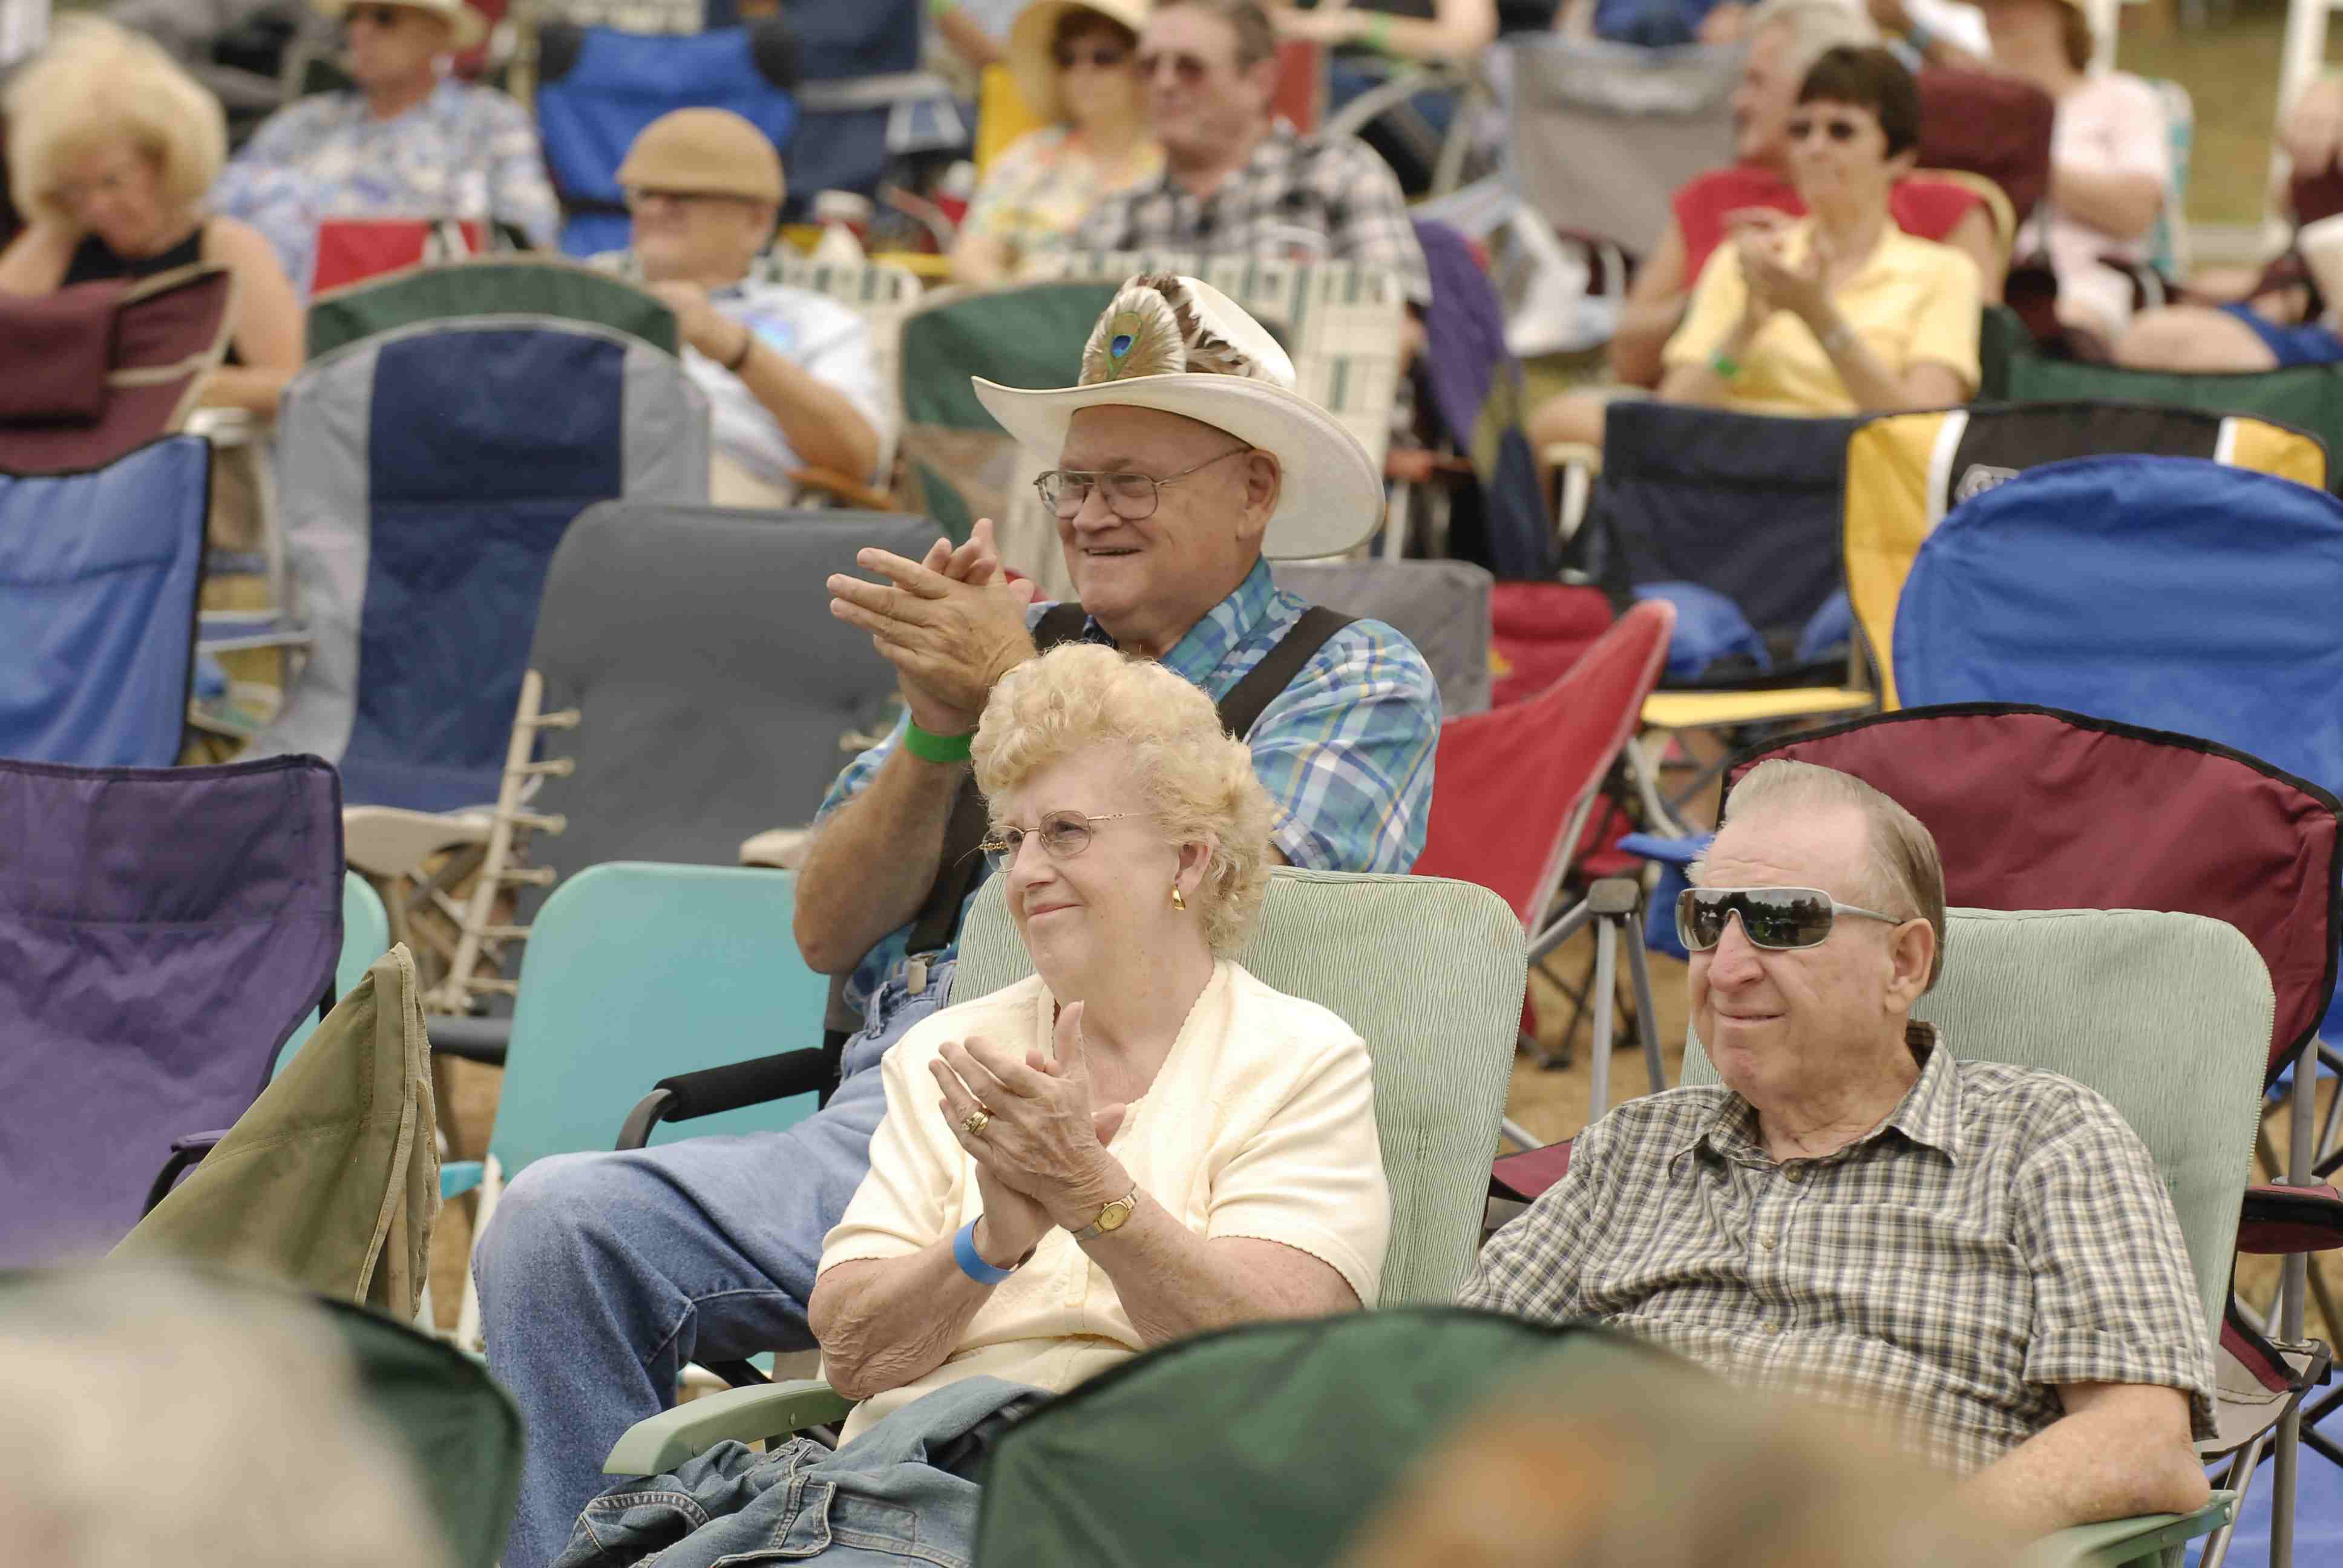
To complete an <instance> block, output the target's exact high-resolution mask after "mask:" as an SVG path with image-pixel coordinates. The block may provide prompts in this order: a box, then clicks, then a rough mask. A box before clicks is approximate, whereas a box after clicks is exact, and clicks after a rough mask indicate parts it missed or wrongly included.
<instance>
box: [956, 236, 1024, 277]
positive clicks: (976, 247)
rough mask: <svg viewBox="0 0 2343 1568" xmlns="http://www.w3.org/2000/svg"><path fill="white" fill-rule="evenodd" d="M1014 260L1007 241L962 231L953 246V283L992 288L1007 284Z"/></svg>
mask: <svg viewBox="0 0 2343 1568" xmlns="http://www.w3.org/2000/svg"><path fill="white" fill-rule="evenodd" d="M1013 259H1014V256H1013V255H1012V253H1011V251H1010V248H1009V246H1008V243H1007V242H1006V241H1004V240H1001V239H998V238H995V237H994V236H991V235H989V234H978V233H977V232H976V231H975V230H973V229H968V228H963V229H962V230H961V231H960V237H959V238H958V239H956V240H954V241H953V242H952V248H951V276H952V281H953V282H954V283H965V284H970V285H973V286H976V287H978V288H989V287H990V286H992V285H994V284H996V283H1001V282H1004V281H1006V280H1007V278H1008V276H1009V269H1010V264H1011V261H1012V260H1013Z"/></svg>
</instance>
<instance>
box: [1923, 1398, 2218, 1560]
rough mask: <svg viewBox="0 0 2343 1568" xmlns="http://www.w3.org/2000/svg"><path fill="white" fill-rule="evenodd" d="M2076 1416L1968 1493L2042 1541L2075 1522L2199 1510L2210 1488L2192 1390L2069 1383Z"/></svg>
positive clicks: (1992, 1468) (1989, 1469)
mask: <svg viewBox="0 0 2343 1568" xmlns="http://www.w3.org/2000/svg"><path fill="white" fill-rule="evenodd" d="M2058 1399H2059V1402H2060V1403H2061V1404H2063V1405H2064V1406H2065V1407H2066V1414H2065V1415H2063V1416H2061V1417H2060V1418H2059V1419H2058V1420H2056V1421H2055V1422H2051V1423H2050V1424H2049V1425H2048V1426H2046V1427H2045V1428H2043V1429H2042V1430H2041V1431H2040V1432H2036V1433H2035V1434H2034V1435H2033V1436H2032V1437H2030V1438H2028V1439H2027V1440H2026V1442H2023V1443H2020V1444H2019V1445H2018V1446H2017V1447H2016V1448H2014V1449H2012V1450H2011V1451H2010V1452H2007V1453H2006V1454H2004V1455H2002V1457H2001V1458H2000V1459H1998V1460H1996V1461H1995V1462H1993V1463H1992V1464H1989V1465H1987V1466H1986V1468H1985V1469H1983V1470H1981V1471H1978V1472H1977V1473H1976V1474H1975V1475H1973V1476H1971V1477H1969V1478H1968V1480H1967V1481H1966V1482H1965V1483H1963V1486H1962V1494H1963V1496H1964V1499H1965V1500H1966V1502H1967V1503H1969V1504H1971V1505H1972V1506H1974V1507H1975V1508H1976V1511H1977V1512H1979V1513H1984V1514H1986V1515H1988V1516H1989V1517H1991V1518H1994V1519H1996V1520H1998V1521H2000V1522H2001V1523H2004V1524H2006V1525H2007V1526H2008V1527H2009V1529H2010V1530H2011V1532H2012V1533H2014V1534H2015V1535H2016V1537H2017V1538H2019V1539H2022V1540H2036V1539H2038V1538H2040V1537H2042V1536H2045V1535H2047V1534H2049V1533H2051V1532H2053V1531H2056V1530H2064V1529H2066V1527H2067V1526H2069V1525H2073V1524H2095V1523H2099V1522H2100V1521H2102V1520H2107V1519H2127V1518H2130V1517H2131V1516H2133V1515H2135V1514H2140V1513H2193V1512H2195V1511H2196V1510H2197V1509H2199V1508H2202V1507H2203V1506H2204V1505H2205V1500H2206V1498H2207V1495H2208V1491H2209V1489H2208V1488H2207V1484H2206V1481H2205V1472H2204V1470H2203V1469H2202V1468H2201V1467H2200V1466H2199V1465H2198V1464H2197V1451H2196V1449H2195V1447H2194V1446H2193V1445H2192V1444H2191V1442H2190V1441H2189V1430H2188V1396H2187V1394H2185V1393H2183V1392H2181V1391H2180V1390H2178V1389H2175V1388H2162V1387H2157V1386H2155V1385H2152V1384H2141V1383H2066V1384H2063V1385H2061V1386H2060V1388H2059V1390H2058Z"/></svg>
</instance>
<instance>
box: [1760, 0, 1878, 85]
mask: <svg viewBox="0 0 2343 1568" xmlns="http://www.w3.org/2000/svg"><path fill="white" fill-rule="evenodd" d="M1776 23H1778V24H1780V25H1782V26H1784V27H1785V28H1787V29H1788V30H1789V40H1790V58H1789V67H1790V69H1789V75H1790V79H1791V80H1793V81H1804V80H1805V75H1806V72H1807V71H1808V70H1809V69H1810V68H1812V66H1813V65H1814V63H1815V61H1816V60H1819V59H1821V58H1822V57H1823V55H1825V54H1827V53H1829V52H1830V51H1831V50H1833V49H1836V48H1841V47H1847V48H1855V49H1863V48H1868V47H1869V46H1871V45H1874V44H1876V43H1878V42H1879V29H1878V28H1877V27H1876V26H1875V25H1873V23H1872V20H1871V18H1870V16H1869V15H1866V14H1865V12H1864V11H1863V10H1862V9H1861V8H1860V7H1859V6H1855V5H1849V4H1847V0H1764V3H1763V4H1761V5H1759V6H1758V7H1757V8H1756V9H1755V11H1752V12H1751V13H1750V14H1749V25H1748V27H1747V29H1746V34H1745V35H1746V36H1748V37H1751V38H1755V37H1756V36H1757V35H1758V34H1760V33H1762V32H1764V31H1765V29H1766V28H1768V27H1771V26H1773V25H1775V24H1776Z"/></svg>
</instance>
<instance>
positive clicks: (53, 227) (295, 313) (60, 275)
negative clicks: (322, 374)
mask: <svg viewBox="0 0 2343 1568" xmlns="http://www.w3.org/2000/svg"><path fill="white" fill-rule="evenodd" d="M6 107H7V117H8V180H9V186H10V188H11V190H12V191H13V192H14V193H15V199H16V201H17V203H18V205H19V206H23V207H24V208H25V210H26V213H27V215H28V216H30V217H31V219H32V222H31V224H30V226H27V227H26V228H25V232H24V233H22V234H20V235H18V236H16V238H15V242H14V243H12V244H11V245H10V246H8V248H7V249H6V250H5V252H0V294H17V295H37V294H49V293H53V292H55V290H57V289H60V288H64V287H66V286H71V285H74V284H78V283H96V282H101V281H105V280H107V279H114V278H139V277H149V276H154V275H155V274H156V273H161V272H168V271H171V270H172V269H174V268H176V267H181V266H192V265H194V264H196V263H197V262H215V263H217V264H219V265H221V266H226V268H227V269H228V271H229V272H230V273H231V274H233V275H234V276H235V278H236V305H235V319H234V321H233V323H232V324H231V327H230V336H229V339H228V357H227V362H226V365H225V366H224V367H222V368H220V369H218V370H216V371H215V372H213V374H212V377H211V379H210V380H209V381H208V382H206V385H205V387H204V390H203V399H204V401H205V402H206V403H209V404H213V405H216V406H226V407H239V408H247V409H250V410H252V411H254V412H256V413H261V414H269V413H274V412H275V411H276V408H277V394H278V393H280V392H281V391H283V389H284V387H285V383H286V382H287V380H289V379H291V378H292V376H293V373H294V372H295V371H296V370H298V369H299V368H300V367H301V307H300V302H299V300H298V299H297V298H296V297H295V296H294V293H293V286H292V285H291V284H289V283H287V281H286V279H285V273H284V270H283V269H282V268H281V267H279V266H277V256H276V253H275V252H274V251H273V250H272V249H270V247H269V246H268V243H267V242H266V240H264V239H262V238H261V237H260V236H259V235H258V234H257V233H256V232H255V231H254V230H253V229H251V228H249V227H247V226H245V225H243V224H241V223H238V222H236V220H235V219H233V218H226V217H216V216H211V215H209V214H208V213H206V210H205V206H204V196H205V193H206V191H207V190H209V189H210V188H211V184H212V181H213V180H214V179H215V178H216V176H218V174H219V171H220V166H221V163H222V161H223V160H224V159H225V158H226V154H227V129H226V120H225V118H224V116H223V115H222V113H221V110H220V106H219V100H218V99H216V98H215V97H213V96H212V95H211V94H210V93H209V92H207V91H206V90H205V88H204V87H203V86H202V85H199V84H198V83H197V82H196V80H195V78H194V77H192V76H190V75H187V74H186V72H185V71H183V70H181V69H180V68H179V66H178V65H177V64H176V63H175V62H174V61H173V60H172V59H171V57H170V56H169V55H166V54H165V53H164V52H163V50H162V48H161V46H160V45H156V43H155V42H154V41H153V40H152V39H148V38H144V37H141V36H139V35H137V34H135V33H131V32H127V31H126V30H124V29H123V28H121V27H118V26H116V25H114V24H112V23H110V22H106V21H104V20H101V19H99V18H97V17H94V16H66V17H64V18H61V19H60V20H59V22H58V24H57V27H56V31H55V34H54V35H52V37H51V39H50V42H49V45H48V46H47V47H46V48H45V49H43V50H42V51H41V53H40V54H39V55H35V57H34V58H33V59H32V61H31V62H30V63H28V64H27V65H25V67H24V69H23V70H21V71H20V72H18V73H17V75H16V76H15V80H14V81H13V82H11V83H10V84H9V87H8V94H7V103H6Z"/></svg>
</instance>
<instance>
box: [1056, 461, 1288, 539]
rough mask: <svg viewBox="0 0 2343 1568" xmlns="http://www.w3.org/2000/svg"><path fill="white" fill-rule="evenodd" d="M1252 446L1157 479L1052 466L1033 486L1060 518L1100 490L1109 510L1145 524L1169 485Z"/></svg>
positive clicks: (1070, 515) (1067, 518) (1074, 513)
mask: <svg viewBox="0 0 2343 1568" xmlns="http://www.w3.org/2000/svg"><path fill="white" fill-rule="evenodd" d="M1250 451H1252V447H1231V448H1229V450H1227V451H1225V452H1223V453H1222V454H1221V456H1220V457H1207V458H1205V459H1204V460H1203V461H1202V462H1201V463H1199V464H1197V465H1196V466H1195V467H1192V468H1182V469H1181V470H1180V471H1179V472H1178V473H1176V474H1167V475H1165V476H1164V477H1162V478H1160V479H1159V478H1157V477H1155V476H1154V475H1152V474H1133V473H1128V472H1122V473H1113V474H1100V473H1093V472H1091V471H1090V470H1088V469H1085V468H1051V469H1049V470H1047V471H1045V472H1043V473H1040V474H1036V475H1034V476H1033V488H1034V489H1035V490H1037V491H1039V492H1040V493H1041V504H1042V505H1043V506H1045V507H1047V508H1050V509H1051V511H1053V512H1055V513H1057V514H1058V520H1059V521H1061V522H1066V521H1070V520H1071V519H1072V518H1074V517H1075V516H1077V515H1078V514H1079V513H1080V512H1081V509H1082V508H1083V507H1084V506H1085V505H1087V504H1088V503H1089V501H1090V498H1091V491H1092V490H1097V491H1099V492H1101V494H1103V495H1104V496H1105V497H1106V505H1107V509H1108V510H1109V511H1111V512H1112V513H1113V514H1114V515H1115V516H1116V517H1118V518H1121V519H1122V520H1123V521H1124V522H1126V523H1142V522H1145V521H1146V520H1147V519H1148V518H1151V517H1153V516H1154V515H1155V508H1157V507H1158V506H1161V504H1162V499H1163V498H1162V495H1161V491H1162V488H1163V487H1164V486H1166V485H1176V484H1178V483H1179V482H1180V481H1181V480H1182V479H1184V478H1186V477H1188V476H1189V475H1191V474H1193V473H1196V472H1197V471H1198V470H1200V469H1203V468H1209V467H1212V465H1213V464H1215V463H1217V462H1219V461H1220V460H1221V458H1222V457H1235V456H1236V455H1237V454H1238V453H1240V452H1250Z"/></svg>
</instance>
